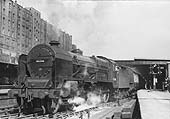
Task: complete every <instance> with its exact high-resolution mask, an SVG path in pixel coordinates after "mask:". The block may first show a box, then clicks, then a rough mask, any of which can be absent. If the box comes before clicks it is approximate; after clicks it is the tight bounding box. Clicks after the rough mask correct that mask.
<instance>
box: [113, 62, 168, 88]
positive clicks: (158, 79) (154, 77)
mask: <svg viewBox="0 0 170 119" xmlns="http://www.w3.org/2000/svg"><path fill="white" fill-rule="evenodd" d="M115 62H117V63H118V64H120V65H125V66H128V67H132V68H134V69H135V70H136V71H138V72H140V73H141V74H142V76H143V78H144V79H145V80H144V81H143V87H142V88H151V89H161V90H162V89H164V88H165V83H166V80H167V79H170V60H165V59H134V60H115ZM145 84H146V85H145Z"/></svg>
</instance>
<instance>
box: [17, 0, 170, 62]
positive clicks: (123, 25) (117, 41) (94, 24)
mask: <svg viewBox="0 0 170 119" xmlns="http://www.w3.org/2000/svg"><path fill="white" fill-rule="evenodd" d="M17 2H18V4H20V5H22V6H24V7H34V8H35V9H37V10H39V11H40V12H41V17H42V18H43V19H45V20H47V21H48V22H50V23H51V24H53V25H54V26H55V27H57V28H60V29H62V30H64V31H66V32H67V33H69V34H71V35H72V37H73V43H74V44H76V45H77V47H78V48H80V49H81V50H83V54H84V55H87V56H92V55H96V56H97V55H101V56H105V57H108V58H111V59H134V58H147V59H148V58H149V59H152V58H154V59H170V1H169V0H165V1H159V0H152V1H151V0H150V1H146V0H144V1H142V0H140V1H117V0H115V1H114V0H105V1H100V0H94V1H90V0H87V1H85V0H17Z"/></svg>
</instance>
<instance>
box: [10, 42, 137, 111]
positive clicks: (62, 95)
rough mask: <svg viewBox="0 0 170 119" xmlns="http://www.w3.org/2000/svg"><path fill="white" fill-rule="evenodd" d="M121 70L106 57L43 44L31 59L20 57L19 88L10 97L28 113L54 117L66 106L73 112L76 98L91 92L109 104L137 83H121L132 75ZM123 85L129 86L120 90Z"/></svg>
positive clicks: (36, 48)
mask: <svg viewBox="0 0 170 119" xmlns="http://www.w3.org/2000/svg"><path fill="white" fill-rule="evenodd" d="M117 67H118V65H117V64H116V63H115V62H113V61H112V60H109V59H107V58H105V57H102V56H92V57H87V56H83V55H81V54H80V53H79V52H78V51H73V52H68V51H64V50H63V49H61V48H60V47H59V46H58V44H57V43H56V42H54V41H52V42H51V43H50V45H47V44H39V45H36V46H35V47H33V48H32V49H31V51H30V52H29V53H28V55H21V56H20V57H19V75H18V85H17V87H16V88H15V89H13V90H10V91H9V96H10V97H16V98H17V102H18V105H19V106H20V107H21V109H22V111H23V112H24V113H31V112H35V111H39V110H42V111H43V113H52V112H54V111H58V110H60V108H61V107H62V106H64V107H67V109H70V107H71V106H70V105H69V103H68V99H70V98H74V97H75V96H80V97H83V98H84V99H87V94H88V93H89V92H94V93H95V94H96V95H99V96H100V98H101V102H107V101H109V100H111V97H112V96H114V92H115V90H116V89H118V88H122V89H124V88H128V87H129V84H131V83H134V82H133V79H132V81H131V80H130V82H129V79H128V81H121V80H127V77H126V75H129V73H128V74H125V73H124V72H125V70H123V71H124V72H121V73H119V70H117ZM119 67H121V66H119ZM132 73H134V72H132ZM118 74H119V75H118ZM118 76H120V77H118ZM121 76H122V77H124V78H121ZM131 76H132V75H131ZM128 78H129V77H128ZM131 78H132V77H131ZM118 80H119V81H118ZM124 82H125V83H124ZM120 83H123V84H122V85H126V86H123V87H119V86H118V85H119V84H120Z"/></svg>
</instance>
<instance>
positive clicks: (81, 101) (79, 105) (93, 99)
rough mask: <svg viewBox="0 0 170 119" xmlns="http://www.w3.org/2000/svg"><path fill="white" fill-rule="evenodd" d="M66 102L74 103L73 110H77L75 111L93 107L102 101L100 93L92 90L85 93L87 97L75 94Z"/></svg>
mask: <svg viewBox="0 0 170 119" xmlns="http://www.w3.org/2000/svg"><path fill="white" fill-rule="evenodd" d="M68 102H69V103H70V104H74V105H75V106H74V108H73V110H74V111H76V112H77V111H81V110H85V109H89V108H92V107H95V106H96V105H98V104H100V103H101V102H102V101H101V96H100V95H97V94H95V93H94V92H89V93H87V99H85V98H83V97H77V96H75V97H74V98H71V99H69V100H68Z"/></svg>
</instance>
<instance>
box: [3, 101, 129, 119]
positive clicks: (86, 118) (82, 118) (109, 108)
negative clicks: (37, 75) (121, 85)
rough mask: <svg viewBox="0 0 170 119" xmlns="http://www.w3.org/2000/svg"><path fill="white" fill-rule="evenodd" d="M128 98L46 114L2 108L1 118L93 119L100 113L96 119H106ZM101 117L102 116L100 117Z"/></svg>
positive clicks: (16, 108)
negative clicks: (23, 112) (75, 109)
mask: <svg viewBox="0 0 170 119" xmlns="http://www.w3.org/2000/svg"><path fill="white" fill-rule="evenodd" d="M126 102H128V100H123V101H121V102H120V104H118V103H116V102H108V103H102V104H98V105H96V106H89V107H88V108H84V109H83V108H82V107H80V108H79V109H78V110H77V111H67V112H57V113H55V114H46V115H40V114H38V113H33V114H29V115H24V114H22V113H20V110H19V108H18V107H11V108H8V109H5V108H4V109H3V110H1V111H2V113H0V119H93V118H94V117H96V116H95V115H98V114H100V115H98V118H95V119H106V118H107V117H106V116H108V115H113V110H115V109H116V108H118V107H121V105H123V104H124V103H126ZM14 109H15V110H17V111H12V110H14ZM99 117H100V118H99Z"/></svg>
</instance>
